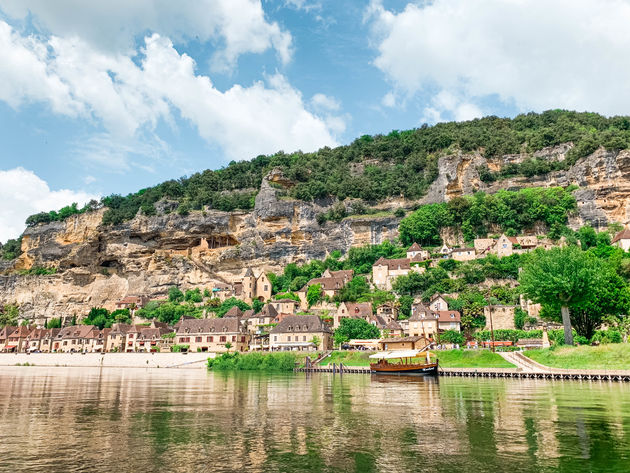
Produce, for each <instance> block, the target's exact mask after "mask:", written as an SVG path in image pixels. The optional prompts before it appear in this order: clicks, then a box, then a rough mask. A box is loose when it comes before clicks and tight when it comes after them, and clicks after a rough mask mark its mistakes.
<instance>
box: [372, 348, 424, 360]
mask: <svg viewBox="0 0 630 473" xmlns="http://www.w3.org/2000/svg"><path fill="white" fill-rule="evenodd" d="M422 351H423V350H390V351H382V352H379V353H375V354H374V355H370V358H375V359H390V358H414V357H416V356H418V354H419V353H421V352H422Z"/></svg>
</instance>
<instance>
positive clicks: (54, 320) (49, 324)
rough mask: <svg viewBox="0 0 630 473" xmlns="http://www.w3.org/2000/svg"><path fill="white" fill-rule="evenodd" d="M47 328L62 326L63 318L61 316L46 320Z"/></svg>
mask: <svg viewBox="0 0 630 473" xmlns="http://www.w3.org/2000/svg"><path fill="white" fill-rule="evenodd" d="M45 326H46V328H61V319H60V318H54V317H53V318H52V319H49V320H47V321H46V324H45Z"/></svg>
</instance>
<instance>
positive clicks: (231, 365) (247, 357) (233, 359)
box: [208, 352, 296, 371]
mask: <svg viewBox="0 0 630 473" xmlns="http://www.w3.org/2000/svg"><path fill="white" fill-rule="evenodd" d="M295 361H296V356H295V354H294V353H291V352H280V353H265V354H263V353H260V352H252V353H245V354H242V353H239V352H234V353H223V354H222V355H219V356H217V357H216V358H214V359H213V358H209V359H208V368H209V369H212V370H216V371H293V369H294V368H295Z"/></svg>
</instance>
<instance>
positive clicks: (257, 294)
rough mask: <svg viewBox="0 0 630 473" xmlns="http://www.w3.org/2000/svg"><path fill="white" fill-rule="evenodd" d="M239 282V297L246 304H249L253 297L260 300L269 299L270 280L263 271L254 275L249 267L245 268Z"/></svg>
mask: <svg viewBox="0 0 630 473" xmlns="http://www.w3.org/2000/svg"><path fill="white" fill-rule="evenodd" d="M241 284H242V295H241V298H242V299H243V300H244V301H245V302H247V303H248V304H251V303H252V302H253V301H254V299H258V300H259V301H262V302H264V301H268V300H269V299H271V281H269V278H268V277H267V275H266V274H265V273H264V271H263V272H261V273H260V274H259V275H258V276H256V275H254V272H253V271H252V269H251V268H247V271H245V275H244V276H243V280H242V283H241Z"/></svg>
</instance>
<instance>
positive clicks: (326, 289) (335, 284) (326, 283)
mask: <svg viewBox="0 0 630 473" xmlns="http://www.w3.org/2000/svg"><path fill="white" fill-rule="evenodd" d="M315 284H319V285H320V286H321V288H322V292H323V294H324V296H325V297H328V298H329V299H332V298H333V297H335V296H336V295H337V294H338V293H339V291H341V289H343V287H344V286H345V285H346V283H345V280H344V279H338V278H314V279H311V280H310V281H309V282H308V283H306V285H305V286H304V287H303V288H302V289H300V290H299V291H298V292H297V295H298V297H299V298H300V309H302V310H306V309H308V301H307V299H306V296H307V293H308V288H309V287H311V286H313V285H315Z"/></svg>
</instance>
